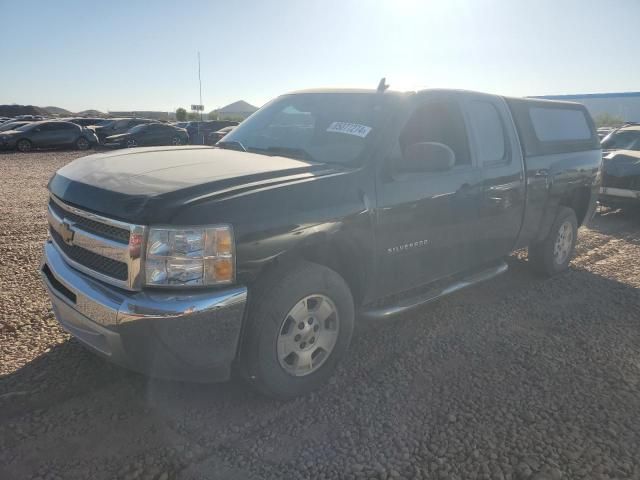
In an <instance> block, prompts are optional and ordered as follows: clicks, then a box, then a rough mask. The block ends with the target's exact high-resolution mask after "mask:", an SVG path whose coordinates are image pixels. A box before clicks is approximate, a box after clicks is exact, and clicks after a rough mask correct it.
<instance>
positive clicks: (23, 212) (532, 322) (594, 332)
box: [0, 151, 640, 480]
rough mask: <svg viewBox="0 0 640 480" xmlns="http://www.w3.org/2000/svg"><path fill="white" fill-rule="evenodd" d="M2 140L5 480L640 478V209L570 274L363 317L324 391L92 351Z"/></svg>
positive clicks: (515, 258) (35, 190)
mask: <svg viewBox="0 0 640 480" xmlns="http://www.w3.org/2000/svg"><path fill="white" fill-rule="evenodd" d="M80 155H81V154H80V153H78V152H61V151H53V152H33V153H30V154H16V153H8V154H0V191H1V192H2V202H0V375H2V376H1V377H0V478H11V479H13V478H16V479H19V478H20V479H21V478H28V479H33V478H37V477H40V478H42V479H57V478H65V479H66V478H92V479H96V480H108V479H113V478H119V479H120V478H131V479H149V480H176V479H179V480H196V479H207V478H228V479H248V480H251V479H298V478H310V479H311V478H313V479H315V478H318V479H334V478H335V479H337V478H357V479H360V478H363V479H367V478H369V479H371V478H375V479H389V478H392V479H396V478H397V479H402V478H407V479H409V478H417V479H421V478H425V479H427V478H429V479H431V478H447V479H468V478H486V479H497V480H500V479H511V480H516V479H526V480H531V479H537V480H540V479H550V480H561V479H565V478H566V479H573V478H576V479H577V478H588V479H591V478H616V479H618V478H619V479H622V478H640V458H639V457H638V454H637V453H638V452H639V451H640V424H639V422H640V420H639V419H640V400H639V399H640V376H639V373H638V360H637V359H638V358H639V357H640V323H639V322H638V321H637V320H638V318H637V317H638V312H639V311H640V262H639V261H638V259H639V258H640V220H639V219H638V217H637V216H633V215H632V214H627V213H625V212H620V211H612V210H607V211H603V212H602V213H601V214H600V215H598V216H596V218H595V219H594V222H593V224H592V225H591V227H590V228H583V229H581V231H580V236H579V237H580V238H579V243H578V245H577V249H576V258H575V260H574V261H573V263H572V268H571V269H570V271H569V272H567V273H565V274H562V275H559V276H557V277H555V278H552V279H543V278H540V277H538V276H536V275H534V274H533V273H531V271H530V269H529V268H528V266H527V260H526V252H516V253H515V254H513V255H512V256H511V257H510V258H509V259H508V263H509V266H510V271H509V272H508V273H506V274H505V275H503V276H501V277H499V278H497V279H494V280H492V281H489V282H485V283H483V284H481V285H478V286H475V287H472V288H469V289H467V290H464V291H462V292H459V293H457V294H455V295H453V296H450V297H448V298H445V299H443V300H441V301H439V302H436V303H433V304H431V305H428V306H426V307H424V308H421V309H419V310H417V311H415V312H412V313H411V314H407V315H404V316H402V317H400V318H397V319H392V320H389V321H387V322H378V323H375V322H374V323H372V324H370V325H368V326H367V328H363V326H362V325H358V327H357V331H356V335H355V336H354V340H353V343H352V347H351V350H350V352H349V354H348V355H347V358H345V360H344V361H343V363H342V367H340V368H339V370H338V374H337V375H336V376H335V377H333V378H332V380H331V382H329V384H328V385H327V386H326V387H325V388H323V389H322V390H321V391H319V392H317V393H315V394H313V395H309V396H308V397H306V398H301V399H297V400H294V401H291V402H287V403H282V402H275V401H273V400H268V399H265V398H262V397H260V396H259V395H257V394H254V393H253V392H250V391H248V390H247V389H246V387H245V386H244V385H243V384H241V383H240V382H237V381H232V382H230V383H226V384H222V385H194V384H185V383H178V382H162V381H156V380H152V379H148V378H145V377H142V376H139V375H135V374H132V373H129V372H126V371H124V370H122V369H119V368H117V367H114V366H112V365H110V364H108V363H107V362H105V361H103V360H102V359H100V358H98V357H96V356H94V355H93V354H91V353H88V352H86V351H85V350H84V349H83V348H82V347H81V346H80V344H79V343H78V342H77V341H75V340H73V339H70V337H69V335H67V334H66V333H65V332H64V331H63V330H62V329H61V328H60V327H59V326H58V324H57V322H56V321H55V319H54V317H53V314H52V312H51V307H50V304H49V302H48V300H47V298H46V296H45V292H44V290H43V288H42V287H41V285H40V280H39V275H38V263H39V261H40V255H41V252H42V244H43V242H44V240H45V238H46V215H45V212H46V202H47V192H46V189H45V187H46V183H47V180H48V178H49V177H50V176H51V174H52V173H53V172H54V171H55V170H56V169H57V168H60V167H61V166H63V165H65V164H66V163H68V162H69V161H71V160H73V159H74V158H76V157H78V156H80Z"/></svg>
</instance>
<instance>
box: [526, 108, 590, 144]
mask: <svg viewBox="0 0 640 480" xmlns="http://www.w3.org/2000/svg"><path fill="white" fill-rule="evenodd" d="M529 115H530V117H531V123H533V129H534V130H535V132H536V136H537V137H538V140H540V141H541V142H563V141H564V142H566V141H576V140H589V139H590V138H591V136H592V133H591V129H590V128H589V124H588V123H587V119H586V118H585V116H584V113H582V111H580V110H570V109H560V108H540V107H533V108H531V110H530V111H529Z"/></svg>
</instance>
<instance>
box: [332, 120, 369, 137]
mask: <svg viewBox="0 0 640 480" xmlns="http://www.w3.org/2000/svg"><path fill="white" fill-rule="evenodd" d="M370 131H371V127H367V126H366V125H360V124H359V123H348V122H333V123H332V124H331V125H329V128H327V132H332V133H346V134H347V135H355V136H356V137H360V138H364V137H366V136H367V135H369V132H370Z"/></svg>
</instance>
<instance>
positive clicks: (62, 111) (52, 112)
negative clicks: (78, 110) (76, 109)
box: [42, 107, 73, 116]
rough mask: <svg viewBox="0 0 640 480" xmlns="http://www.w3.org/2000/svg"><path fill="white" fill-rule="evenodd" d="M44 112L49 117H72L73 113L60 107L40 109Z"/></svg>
mask: <svg viewBox="0 0 640 480" xmlns="http://www.w3.org/2000/svg"><path fill="white" fill-rule="evenodd" d="M42 108H43V109H44V110H46V111H47V112H49V114H50V115H65V116H67V115H73V112H70V111H69V110H66V109H64V108H60V107H42Z"/></svg>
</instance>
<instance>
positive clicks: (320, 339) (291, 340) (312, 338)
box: [277, 294, 340, 377]
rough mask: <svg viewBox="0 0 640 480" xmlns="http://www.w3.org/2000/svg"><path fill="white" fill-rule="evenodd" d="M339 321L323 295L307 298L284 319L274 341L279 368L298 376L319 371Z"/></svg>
mask: <svg viewBox="0 0 640 480" xmlns="http://www.w3.org/2000/svg"><path fill="white" fill-rule="evenodd" d="M339 331H340V319H339V317H338V310H337V308H336V306H335V303H333V301H332V300H331V299H330V298H329V297H327V296H325V295H319V294H317V295H309V296H307V297H305V298H303V299H302V300H300V301H299V302H298V303H296V304H295V305H294V307H293V308H292V309H291V310H290V311H289V313H288V314H287V315H286V316H285V318H284V320H283V321H282V324H281V326H280V330H279V331H278V339H277V354H278V362H279V363H280V366H281V367H282V368H283V369H284V370H285V371H286V372H287V373H289V374H290V375H293V376H296V377H301V376H304V375H308V374H310V373H313V372H315V371H316V370H318V369H319V368H320V367H321V366H322V364H324V362H325V361H326V360H327V359H328V358H329V356H330V355H331V352H332V351H333V349H334V347H335V345H336V342H337V340H338V334H339Z"/></svg>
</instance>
